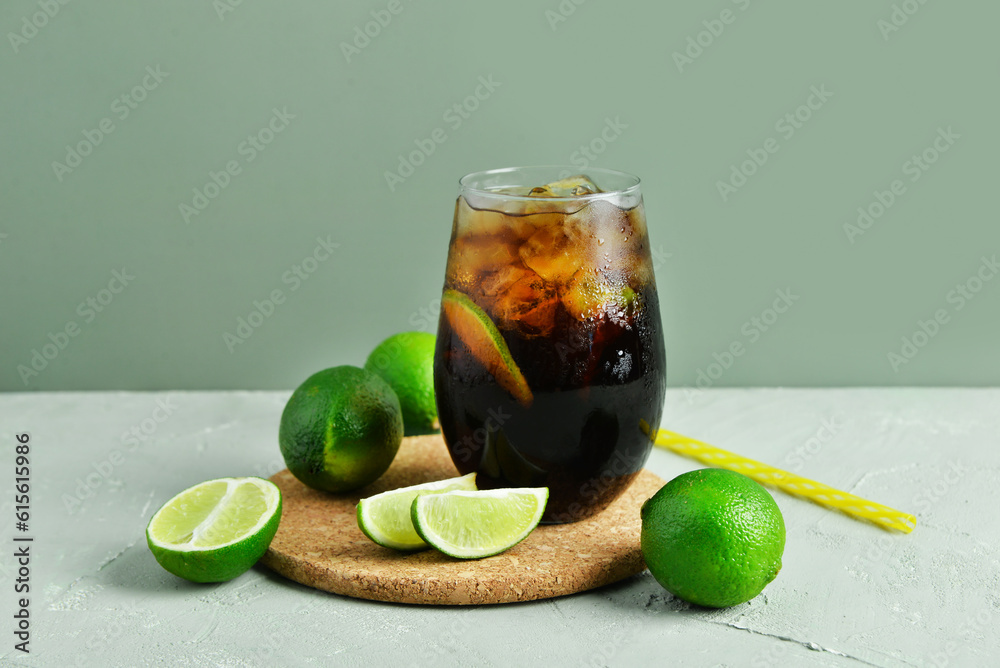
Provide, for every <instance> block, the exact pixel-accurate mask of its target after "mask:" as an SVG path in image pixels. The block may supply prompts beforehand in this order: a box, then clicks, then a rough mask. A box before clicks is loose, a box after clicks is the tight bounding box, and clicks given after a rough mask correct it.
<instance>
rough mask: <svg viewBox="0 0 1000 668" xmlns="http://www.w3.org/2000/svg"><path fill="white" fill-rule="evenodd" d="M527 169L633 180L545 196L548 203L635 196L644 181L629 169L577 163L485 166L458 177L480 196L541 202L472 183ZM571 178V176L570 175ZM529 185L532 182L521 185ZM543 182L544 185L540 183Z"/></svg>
mask: <svg viewBox="0 0 1000 668" xmlns="http://www.w3.org/2000/svg"><path fill="white" fill-rule="evenodd" d="M526 170H552V171H553V173H555V174H557V175H558V174H559V173H561V172H569V174H570V175H573V174H585V175H587V176H590V175H592V174H604V175H606V176H613V177H616V178H622V179H625V180H626V181H630V182H631V183H630V185H628V186H626V187H623V188H616V189H614V190H604V191H602V192H599V193H589V194H587V195H567V196H560V197H546V198H544V199H545V201H547V202H579V201H589V200H597V199H608V198H612V197H614V198H617V197H622V196H627V195H632V194H635V193H638V192H639V186H640V185H641V183H642V181H641V180H640V179H639V177H638V176H636V175H635V174H630V173H629V172H623V171H620V170H617V169H607V168H605V167H588V168H585V169H580V168H579V167H576V166H573V165H523V166H521V167H501V168H499V169H485V170H482V171H478V172H470V173H468V174H466V175H465V176H463V177H462V178H460V179H459V180H458V185H459V188H460V191H461V192H463V193H464V192H470V193H475V195H476V196H477V197H490V198H494V199H502V200H506V201H515V202H516V201H528V202H533V201H538V199H539V198H538V197H529V196H527V195H510V194H507V193H501V192H497V191H495V190H485V189H483V188H477V187H475V186H472V185H470V183H471V182H472V181H476V180H479V181H481V180H483V179H484V178H486V177H488V176H495V175H500V174H511V173H514V172H520V171H526ZM566 178H569V177H566ZM519 185H524V186H527V185H529V184H519ZM537 185H543V184H537Z"/></svg>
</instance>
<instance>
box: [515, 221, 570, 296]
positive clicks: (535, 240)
mask: <svg viewBox="0 0 1000 668" xmlns="http://www.w3.org/2000/svg"><path fill="white" fill-rule="evenodd" d="M586 244H587V240H586V235H585V234H584V232H583V230H582V229H581V228H580V227H579V226H578V225H577V224H576V221H574V220H573V219H572V218H563V219H562V220H556V221H554V222H552V223H550V224H547V225H544V226H542V227H540V228H539V229H538V230H537V231H536V232H535V233H534V234H533V235H531V237H530V238H529V239H528V240H527V241H525V242H524V243H523V244H522V245H521V247H520V249H518V255H520V257H521V261H522V262H524V265H525V266H526V267H528V268H529V269H531V270H532V271H534V272H535V273H537V274H538V275H539V276H541V277H542V278H543V279H545V280H546V281H548V282H551V283H565V282H567V281H569V279H570V278H572V277H573V274H575V273H576V271H577V269H579V268H580V265H581V264H582V263H583V261H584V260H585V259H586V257H587V255H586V249H585V246H586Z"/></svg>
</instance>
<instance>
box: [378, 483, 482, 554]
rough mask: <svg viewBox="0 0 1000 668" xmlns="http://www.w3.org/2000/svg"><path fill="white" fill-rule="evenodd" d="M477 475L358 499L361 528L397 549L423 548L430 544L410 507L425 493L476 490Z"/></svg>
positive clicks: (379, 542)
mask: <svg viewBox="0 0 1000 668" xmlns="http://www.w3.org/2000/svg"><path fill="white" fill-rule="evenodd" d="M475 489H476V474H475V473H470V474H469V475H463V476H461V477H459V478H448V479H447V480H438V481H435V482H428V483H424V484H423V485H411V486H409V487H400V488H399V489H393V490H390V491H388V492H382V493H381V494H376V495H375V496H369V497H368V498H367V499H361V501H359V502H358V527H359V528H360V529H361V531H362V532H364V534H365V535H366V536H368V537H369V538H371V539H372V540H373V541H374V542H376V543H378V544H379V545H382V546H384V547H391V548H392V549H394V550H407V551H410V550H422V549H424V548H425V547H427V543H425V542H424V540H423V539H422V538H421V537H420V536H419V535H417V532H416V530H415V529H414V528H413V522H412V521H411V520H410V506H411V505H413V500H414V499H415V498H417V497H418V496H420V495H422V494H436V493H440V492H450V491H454V490H475Z"/></svg>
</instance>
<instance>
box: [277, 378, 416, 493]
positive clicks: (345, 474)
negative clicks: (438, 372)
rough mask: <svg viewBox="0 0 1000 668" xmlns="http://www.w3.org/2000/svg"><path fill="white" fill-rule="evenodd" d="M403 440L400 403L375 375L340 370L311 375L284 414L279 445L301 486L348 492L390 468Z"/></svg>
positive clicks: (393, 393) (279, 433)
mask: <svg viewBox="0 0 1000 668" xmlns="http://www.w3.org/2000/svg"><path fill="white" fill-rule="evenodd" d="M402 440H403V418H402V412H401V411H400V408H399V400H398V399H397V398H396V394H395V392H393V391H392V388H391V387H389V385H388V383H386V382H385V381H384V380H382V379H381V378H379V377H378V376H377V375H376V374H374V373H372V372H370V371H366V370H364V369H359V368H357V367H353V366H338V367H333V368H331V369H325V370H323V371H320V372H318V373H315V374H313V375H312V376H310V377H309V378H307V379H306V381H305V382H304V383H302V384H301V385H299V387H298V388H297V389H296V390H295V392H293V393H292V396H291V398H290V399H289V400H288V403H287V404H286V405H285V410H284V412H282V414H281V426H280V428H279V429H278V444H279V445H280V446H281V455H282V456H283V457H284V458H285V464H286V465H287V466H288V470H289V471H291V472H292V475H294V476H295V477H296V478H298V479H299V480H300V481H302V483H304V484H306V485H308V486H309V487H313V488H315V489H321V490H325V491H328V492H347V491H350V490H353V489H357V488H359V487H364V486H365V485H367V484H368V483H370V482H373V481H374V480H375V479H376V478H378V477H379V476H380V475H382V474H383V473H385V470H386V469H388V468H389V465H390V464H391V463H392V460H393V458H394V457H395V456H396V452H397V451H398V450H399V444H400V442H402Z"/></svg>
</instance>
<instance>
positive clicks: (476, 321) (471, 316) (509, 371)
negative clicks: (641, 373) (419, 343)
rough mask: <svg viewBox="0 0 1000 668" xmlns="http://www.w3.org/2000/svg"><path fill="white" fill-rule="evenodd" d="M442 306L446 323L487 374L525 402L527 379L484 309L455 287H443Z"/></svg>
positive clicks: (529, 397)
mask: <svg viewBox="0 0 1000 668" xmlns="http://www.w3.org/2000/svg"><path fill="white" fill-rule="evenodd" d="M441 308H442V309H443V310H444V312H445V315H446V316H447V318H448V324H449V325H451V329H452V331H453V332H455V333H456V334H457V335H458V338H459V339H461V340H462V343H464V344H465V345H466V346H467V347H468V348H469V350H470V351H471V352H472V354H473V355H475V357H476V359H478V360H479V361H480V362H481V363H482V365H483V366H484V367H485V368H486V370H487V371H489V372H490V374H491V375H492V376H493V377H494V378H496V380H497V383H499V384H500V387H502V388H504V389H505V390H507V391H508V392H510V393H511V394H512V395H514V398H515V399H517V400H518V402H520V403H521V404H522V405H524V406H530V405H531V401H532V399H533V397H532V394H531V388H530V387H528V381H526V380H525V379H524V374H522V373H521V370H520V369H519V368H518V367H517V364H516V363H515V362H514V359H513V358H512V357H511V355H510V349H509V348H508V347H507V342H506V341H504V340H503V337H502V336H501V335H500V332H499V331H498V330H497V327H496V325H494V324H493V321H492V320H490V317H489V316H488V315H486V313H485V312H484V311H483V309H481V308H479V306H477V305H476V303H475V302H473V301H472V300H471V299H469V298H468V297H467V296H466V295H463V294H462V293H461V292H458V291H457V290H445V291H444V294H443V295H442V296H441Z"/></svg>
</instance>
